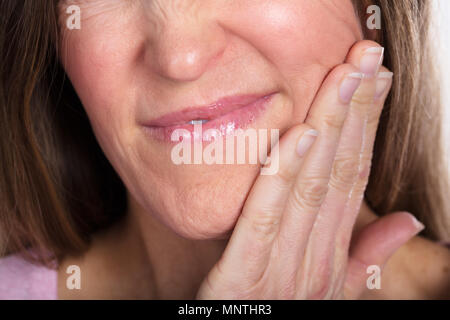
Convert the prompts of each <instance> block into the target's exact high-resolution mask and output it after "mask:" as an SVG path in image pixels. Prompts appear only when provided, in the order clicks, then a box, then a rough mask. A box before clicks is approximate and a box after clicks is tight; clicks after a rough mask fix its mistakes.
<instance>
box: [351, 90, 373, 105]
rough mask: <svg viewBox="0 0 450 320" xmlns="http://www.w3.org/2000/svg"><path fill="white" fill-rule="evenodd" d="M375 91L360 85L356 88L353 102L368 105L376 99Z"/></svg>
mask: <svg viewBox="0 0 450 320" xmlns="http://www.w3.org/2000/svg"><path fill="white" fill-rule="evenodd" d="M374 95H375V93H374V92H373V91H372V90H367V88H364V86H363V87H360V89H358V90H356V92H355V94H354V95H353V98H352V104H354V105H356V106H358V105H359V106H367V105H369V104H372V103H373V101H374Z"/></svg>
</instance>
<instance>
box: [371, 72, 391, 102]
mask: <svg viewBox="0 0 450 320" xmlns="http://www.w3.org/2000/svg"><path fill="white" fill-rule="evenodd" d="M393 76H394V74H393V73H392V72H380V73H379V74H378V78H377V84H376V90H375V100H377V99H379V98H381V96H382V95H383V94H384V92H385V91H386V88H387V87H388V85H389V82H390V81H391V79H392V77H393Z"/></svg>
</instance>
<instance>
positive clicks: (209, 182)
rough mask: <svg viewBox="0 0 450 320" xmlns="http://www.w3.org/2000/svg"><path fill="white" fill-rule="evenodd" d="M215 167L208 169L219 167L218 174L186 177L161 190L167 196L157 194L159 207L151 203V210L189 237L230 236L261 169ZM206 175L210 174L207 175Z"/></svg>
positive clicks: (181, 233)
mask: <svg viewBox="0 0 450 320" xmlns="http://www.w3.org/2000/svg"><path fill="white" fill-rule="evenodd" d="M188 168H189V167H188ZM191 168H192V167H191ZM211 169H212V170H207V171H208V172H214V171H215V174H206V175H205V174H204V175H202V176H200V178H198V179H195V178H193V177H190V179H183V180H182V181H183V182H184V183H181V184H178V186H176V187H173V188H171V190H170V191H169V190H166V191H165V192H164V194H160V195H162V196H163V198H158V197H155V198H154V199H155V200H157V203H158V205H157V206H156V207H157V208H155V205H150V207H152V208H154V209H153V210H151V211H150V212H153V214H156V215H157V218H158V220H160V221H161V222H163V224H165V225H166V226H167V227H169V228H170V229H171V230H172V231H173V232H175V233H176V234H178V235H180V236H181V237H184V238H187V239H191V240H213V239H225V238H227V237H229V236H230V234H231V232H232V231H233V228H234V226H235V224H236V222H237V220H238V218H239V216H240V215H241V212H242V208H243V206H244V203H245V200H246V198H247V196H248V193H249V191H250V189H251V187H252V185H253V184H254V181H255V178H256V177H257V175H258V174H259V171H260V169H259V167H258V166H240V167H239V166H225V167H222V170H221V171H217V170H214V169H213V168H211ZM203 173H205V172H204V171H203ZM196 176H197V175H194V177H196ZM205 176H207V177H208V178H207V179H204V177H205ZM187 182H189V183H187ZM146 211H149V210H146Z"/></svg>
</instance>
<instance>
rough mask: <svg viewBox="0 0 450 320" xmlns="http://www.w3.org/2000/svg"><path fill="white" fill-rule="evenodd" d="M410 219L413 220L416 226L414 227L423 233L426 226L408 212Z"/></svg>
mask: <svg viewBox="0 0 450 320" xmlns="http://www.w3.org/2000/svg"><path fill="white" fill-rule="evenodd" d="M408 215H409V217H410V218H411V220H412V223H413V224H414V226H415V227H416V229H417V231H422V230H423V229H425V226H424V224H423V223H422V222H420V221H419V220H417V218H416V217H415V216H413V215H412V214H411V213H409V212H408Z"/></svg>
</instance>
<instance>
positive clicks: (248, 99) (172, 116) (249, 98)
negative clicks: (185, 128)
mask: <svg viewBox="0 0 450 320" xmlns="http://www.w3.org/2000/svg"><path fill="white" fill-rule="evenodd" d="M272 94H273V93H269V94H246V95H238V96H232V97H225V98H221V99H219V100H217V101H215V102H213V103H211V104H208V105H204V106H196V107H187V108H185V109H182V110H180V111H175V112H171V113H167V114H165V115H163V116H160V117H158V118H155V119H152V120H150V121H148V122H146V124H145V125H146V126H149V127H171V126H177V125H183V124H187V123H188V122H189V121H192V120H213V119H216V118H219V117H221V116H223V115H226V114H228V113H230V112H232V111H234V110H237V109H240V108H243V107H246V106H249V105H251V104H253V103H255V102H257V101H259V100H261V99H265V98H268V97H269V96H271V95H272Z"/></svg>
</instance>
